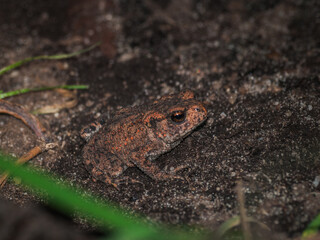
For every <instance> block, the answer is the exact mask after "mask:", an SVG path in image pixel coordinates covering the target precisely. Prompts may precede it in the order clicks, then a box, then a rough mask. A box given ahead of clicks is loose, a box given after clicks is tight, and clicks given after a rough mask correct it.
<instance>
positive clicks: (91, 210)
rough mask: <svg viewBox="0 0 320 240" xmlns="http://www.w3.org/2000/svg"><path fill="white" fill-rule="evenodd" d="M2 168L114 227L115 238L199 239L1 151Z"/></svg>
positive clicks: (53, 201) (58, 202)
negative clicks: (150, 220)
mask: <svg viewBox="0 0 320 240" xmlns="http://www.w3.org/2000/svg"><path fill="white" fill-rule="evenodd" d="M0 169H1V170H3V171H8V172H9V173H10V175H11V176H13V177H18V178H20V179H21V182H22V184H23V185H25V186H27V187H29V188H30V189H32V190H34V191H35V192H36V194H38V195H40V196H42V197H45V198H46V199H48V202H49V203H50V205H52V206H53V207H55V208H57V209H59V210H62V211H63V212H65V213H69V214H72V213H77V214H79V215H81V216H83V217H85V218H87V219H89V220H90V219H94V220H96V221H97V222H98V223H100V224H101V225H102V226H103V227H104V228H112V229H114V230H115V233H116V234H115V235H114V236H113V238H112V239H113V240H120V239H121V240H125V239H128V240H138V239H139V240H142V239H149V240H156V239H157V240H164V239H166V240H168V239H172V240H173V239H179V240H182V239H183V240H188V239H190V240H191V239H199V238H198V237H199V235H198V237H196V236H195V235H194V234H193V235H192V234H188V233H184V232H173V231H169V230H168V229H165V228H163V227H161V228H160V227H157V228H156V227H153V226H151V225H149V224H146V223H143V222H146V220H143V219H142V218H141V217H138V216H134V215H130V214H128V213H125V212H124V211H121V210H120V209H118V208H116V207H114V206H112V204H110V203H106V202H102V201H101V200H99V199H97V198H95V197H94V196H92V195H90V194H84V191H82V190H81V189H80V188H75V187H73V188H71V187H69V186H67V184H65V183H61V180H58V179H57V178H54V177H52V176H49V175H45V174H43V173H40V172H39V171H35V170H34V169H32V168H30V167H26V166H18V165H16V164H14V159H13V158H12V157H8V156H5V155H3V154H1V153H0Z"/></svg>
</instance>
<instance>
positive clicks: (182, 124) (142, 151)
mask: <svg viewBox="0 0 320 240" xmlns="http://www.w3.org/2000/svg"><path fill="white" fill-rule="evenodd" d="M207 115H208V111H207V108H206V107H205V104H204V103H203V102H201V101H199V100H196V99H195V94H194V92H193V91H191V90H185V91H182V92H179V93H176V94H170V95H165V96H163V97H161V98H160V99H158V100H155V101H153V102H151V103H149V104H144V105H138V106H130V107H126V108H123V109H121V110H119V111H118V112H116V113H115V114H114V116H113V117H112V118H110V119H109V120H104V119H99V120H97V121H94V122H93V123H91V124H89V125H88V126H86V127H84V128H83V129H82V130H81V133H80V135H81V137H82V138H83V139H85V140H86V142H87V143H86V144H85V146H84V147H83V153H82V156H83V159H84V164H85V166H86V169H87V170H88V171H89V172H90V173H91V175H92V177H93V180H94V181H96V180H100V181H102V182H105V183H107V184H110V185H113V186H114V187H115V188H117V189H118V185H119V184H121V183H123V180H124V179H127V177H123V172H124V171H125V170H126V169H127V168H128V167H138V168H139V169H140V170H141V171H142V172H143V173H145V174H146V175H148V176H149V177H150V178H152V179H154V180H157V181H158V180H167V179H176V178H180V179H181V177H180V176H177V175H176V174H172V173H166V172H165V171H162V170H161V169H160V168H159V167H158V165H157V164H156V163H155V161H154V160H155V159H157V158H158V157H159V156H161V155H163V154H164V153H166V152H169V151H170V150H172V149H173V148H175V147H176V146H177V145H178V144H179V143H181V141H182V140H183V139H185V138H186V137H187V136H188V135H189V134H191V133H192V132H193V131H194V130H195V129H196V128H197V127H198V126H200V125H201V124H203V123H204V122H205V121H206V119H207Z"/></svg>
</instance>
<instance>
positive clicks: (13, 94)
mask: <svg viewBox="0 0 320 240" xmlns="http://www.w3.org/2000/svg"><path fill="white" fill-rule="evenodd" d="M57 88H63V89H68V90H72V89H88V88H89V86H88V85H61V86H53V87H40V88H23V89H19V90H15V91H10V92H0V99H2V98H6V97H12V96H15V95H19V94H23V93H27V92H38V91H47V90H53V89H57Z"/></svg>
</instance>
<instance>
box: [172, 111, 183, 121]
mask: <svg viewBox="0 0 320 240" xmlns="http://www.w3.org/2000/svg"><path fill="white" fill-rule="evenodd" d="M185 119H186V113H185V111H174V112H172V114H171V120H172V121H174V122H175V123H181V122H183V121H184V120H185Z"/></svg>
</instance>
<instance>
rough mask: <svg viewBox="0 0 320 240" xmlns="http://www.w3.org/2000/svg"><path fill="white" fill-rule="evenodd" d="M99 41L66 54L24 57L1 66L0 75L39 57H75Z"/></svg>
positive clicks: (90, 48)
mask: <svg viewBox="0 0 320 240" xmlns="http://www.w3.org/2000/svg"><path fill="white" fill-rule="evenodd" d="M100 44H101V43H100V42H98V43H95V44H93V45H92V46H90V47H88V48H86V49H82V50H79V51H76V52H73V53H67V54H57V55H51V56H49V55H43V56H36V57H29V58H25V59H23V60H20V61H18V62H15V63H13V64H11V65H9V66H6V67H4V68H1V69H0V76H1V75H2V74H4V73H5V72H8V71H10V70H12V69H14V68H17V67H19V66H21V65H22V64H25V63H28V62H31V61H34V60H40V59H48V60H57V59H66V58H71V57H75V56H78V55H80V54H82V53H85V52H88V51H90V50H92V49H94V48H95V47H97V46H99V45H100Z"/></svg>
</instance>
